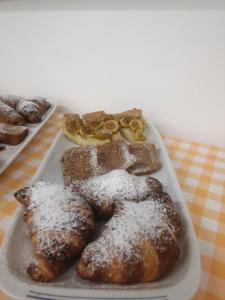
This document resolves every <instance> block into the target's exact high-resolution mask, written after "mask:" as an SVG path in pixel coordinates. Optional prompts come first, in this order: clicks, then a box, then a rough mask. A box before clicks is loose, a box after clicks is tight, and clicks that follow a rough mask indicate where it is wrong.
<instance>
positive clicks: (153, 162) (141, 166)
mask: <svg viewBox="0 0 225 300" xmlns="http://www.w3.org/2000/svg"><path fill="white" fill-rule="evenodd" d="M128 148H129V152H130V153H131V154H133V155H134V156H135V157H136V162H135V163H134V164H133V165H132V166H131V167H130V168H129V169H128V172H130V173H132V174H134V175H145V174H151V173H153V172H155V171H157V170H158V169H160V168H161V163H160V160H159V158H158V154H157V151H156V146H155V145H154V144H130V145H128Z"/></svg>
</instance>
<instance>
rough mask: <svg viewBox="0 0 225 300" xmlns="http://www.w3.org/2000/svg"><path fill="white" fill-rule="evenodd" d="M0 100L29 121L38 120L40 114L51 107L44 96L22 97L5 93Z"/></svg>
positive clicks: (35, 121) (39, 119)
mask: <svg viewBox="0 0 225 300" xmlns="http://www.w3.org/2000/svg"><path fill="white" fill-rule="evenodd" d="M0 100H2V101H3V102H4V103H5V104H7V105H9V106H11V107H12V108H13V109H14V110H16V111H17V112H18V113H19V114H21V115H22V116H23V117H24V118H25V119H26V121H27V122H29V123H37V122H40V121H41V118H42V116H43V115H44V114H45V112H46V111H47V110H48V109H49V108H50V107H51V104H50V103H49V102H48V101H47V100H46V98H44V97H34V98H23V97H20V96H16V95H5V96H0Z"/></svg>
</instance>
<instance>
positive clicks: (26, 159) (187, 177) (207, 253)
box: [0, 113, 225, 300]
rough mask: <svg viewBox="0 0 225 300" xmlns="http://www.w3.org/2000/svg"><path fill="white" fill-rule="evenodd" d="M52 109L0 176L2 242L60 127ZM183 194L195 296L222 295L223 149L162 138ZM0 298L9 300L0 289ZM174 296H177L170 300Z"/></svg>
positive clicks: (222, 298)
mask: <svg viewBox="0 0 225 300" xmlns="http://www.w3.org/2000/svg"><path fill="white" fill-rule="evenodd" d="M61 117H62V116H61V114H59V113H55V114H54V115H53V116H52V117H51V118H50V120H49V121H48V122H47V124H45V126H44V127H43V128H42V130H41V131H40V132H39V133H38V134H37V135H36V137H35V138H34V139H33V140H32V141H31V142H30V143H29V145H28V146H27V147H26V149H24V151H23V152H22V153H21V154H20V155H19V156H18V158H17V159H16V160H15V161H14V162H13V163H12V164H11V166H10V167H9V168H8V169H7V170H6V171H5V172H4V173H3V174H2V175H1V176H0V197H1V198H0V199H1V200H0V245H1V243H2V242H3V238H4V235H5V231H6V229H7V227H8V225H9V222H10V219H11V218H12V216H13V213H14V211H15V209H16V206H17V203H16V202H15V200H13V192H15V191H16V190H17V189H18V188H20V187H21V186H24V185H27V184H28V183H29V181H30V179H31V178H32V176H33V175H34V174H35V172H36V170H37V168H38V166H39V165H40V163H41V161H42V159H43V157H44V155H45V153H46V151H47V150H48V148H49V147H50V145H51V143H52V141H53V139H54V138H55V136H56V134H57V132H58V131H59V128H60V125H61ZM163 140H164V142H165V144H166V146H167V149H168V152H169V156H170V158H171V161H172V164H173V166H174V168H175V171H176V174H177V177H178V179H179V182H180V185H181V188H182V190H183V193H184V197H185V200H186V202H187V205H188V208H189V211H190V213H191V216H192V221H193V224H194V228H195V231H196V234H197V238H198V242H199V248H200V253H201V266H202V273H201V282H200V287H199V289H198V291H197V293H196V295H195V297H194V298H193V300H225V149H221V148H218V147H210V146H205V145H201V144H199V143H191V142H186V141H183V140H178V139H175V138H173V137H163ZM0 299H1V300H6V299H7V300H9V299H10V298H8V297H7V296H5V295H4V294H3V293H1V292H0ZM174 300H175V299H174Z"/></svg>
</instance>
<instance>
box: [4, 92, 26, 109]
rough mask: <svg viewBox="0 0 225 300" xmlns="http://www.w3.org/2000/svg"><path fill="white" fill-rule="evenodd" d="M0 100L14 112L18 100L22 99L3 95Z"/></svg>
mask: <svg viewBox="0 0 225 300" xmlns="http://www.w3.org/2000/svg"><path fill="white" fill-rule="evenodd" d="M0 99H1V100H2V101H3V102H4V103H5V104H7V105H9V106H11V107H12V108H13V109H15V110H16V106H17V103H18V101H19V100H21V99H22V97H20V96H15V95H4V96H0Z"/></svg>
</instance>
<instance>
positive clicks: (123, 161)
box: [61, 141, 135, 185]
mask: <svg viewBox="0 0 225 300" xmlns="http://www.w3.org/2000/svg"><path fill="white" fill-rule="evenodd" d="M134 161H135V157H134V155H131V154H130V153H129V151H128V148H127V145H126V144H125V143H124V142H122V141H116V142H111V143H107V144H104V145H98V146H83V147H74V148H71V149H69V150H66V151H65V152H64V154H63V156H62V158H61V163H62V169H63V177H64V183H65V185H70V184H71V183H73V181H74V180H83V179H87V178H90V177H93V176H99V175H103V174H105V173H107V172H110V171H112V170H114V169H128V168H129V167H130V166H131V165H132V164H133V163H134Z"/></svg>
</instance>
